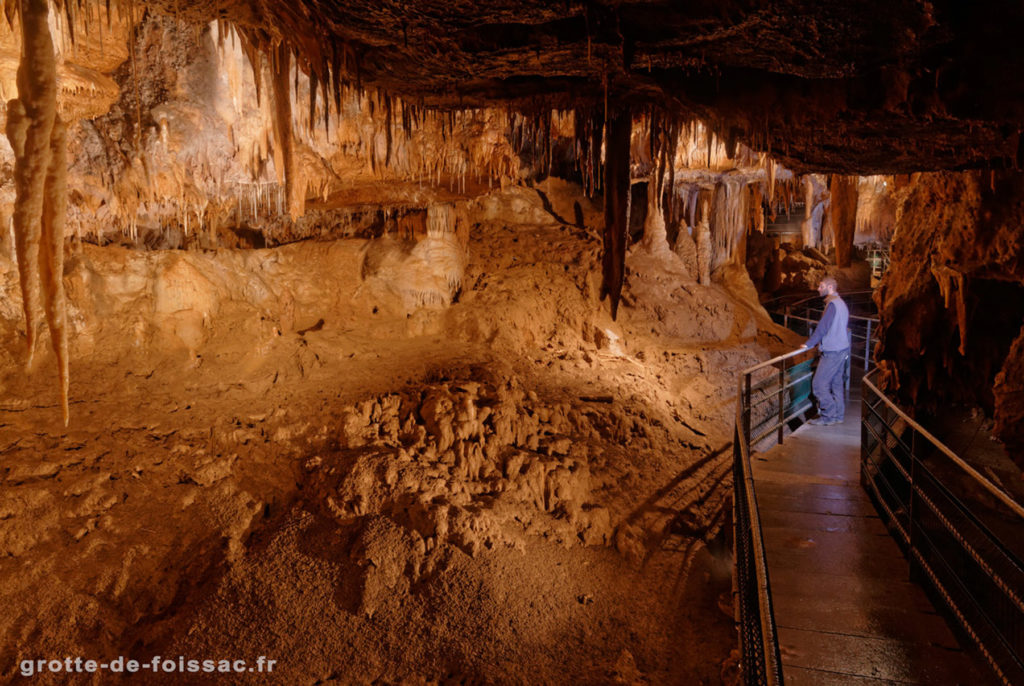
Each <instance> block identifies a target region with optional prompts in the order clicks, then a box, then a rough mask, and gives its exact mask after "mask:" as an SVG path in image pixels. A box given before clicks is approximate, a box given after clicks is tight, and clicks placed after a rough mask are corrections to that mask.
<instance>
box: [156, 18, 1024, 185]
mask: <svg viewBox="0 0 1024 686" xmlns="http://www.w3.org/2000/svg"><path fill="white" fill-rule="evenodd" d="M150 6H151V7H154V8H158V9H159V10H161V11H164V12H167V13H169V14H173V15H175V16H180V17H184V18H188V19H192V20H196V21H208V20H212V19H226V20H228V21H230V22H232V23H233V24H235V25H236V26H239V27H241V29H242V30H243V31H246V32H247V33H248V34H249V35H251V36H252V37H253V38H254V40H256V41H257V42H258V43H260V44H263V45H267V46H270V45H274V44H276V43H277V42H280V41H282V40H283V41H285V42H286V43H287V44H289V45H290V46H291V47H292V49H293V50H294V51H295V52H296V53H297V54H298V56H299V59H300V61H301V62H302V63H303V65H304V69H307V70H311V71H313V72H316V73H317V74H318V76H319V79H320V80H321V82H327V78H328V74H329V72H337V71H339V70H340V71H342V72H343V77H344V80H346V81H351V82H354V83H358V84H360V85H374V86H378V87H381V88H383V89H385V90H386V91H388V92H391V93H395V94H400V95H402V96H403V97H406V98H408V99H410V100H412V101H422V102H425V103H427V104H430V105H436V106H443V107H462V106H479V105H483V104H494V103H499V102H501V103H505V102H512V103H514V104H515V105H516V106H519V107H529V106H531V105H532V106H548V107H550V106H555V107H563V108H571V107H573V106H575V105H577V104H579V103H581V102H583V101H589V102H592V103H595V104H600V103H603V102H604V99H605V97H606V92H607V97H608V98H615V99H617V100H622V99H626V98H628V99H630V100H632V101H635V102H653V103H657V104H659V105H662V106H664V107H665V108H667V109H669V110H670V111H675V112H677V113H680V114H682V115H683V116H685V117H697V118H701V119H704V120H707V121H711V122H713V123H714V124H715V126H716V128H717V129H718V131H719V133H720V134H721V135H722V136H723V138H726V139H727V140H734V139H742V140H745V141H746V142H748V143H749V144H751V146H752V147H754V148H755V149H760V150H768V149H770V150H772V151H773V152H774V153H775V154H776V155H777V156H779V157H780V159H781V160H782V161H783V162H785V163H786V164H788V165H789V166H791V167H793V168H795V169H797V170H798V171H831V172H845V173H859V174H864V173H894V172H905V171H918V170H926V169H950V168H960V167H978V166H986V165H992V166H997V167H1001V166H1014V165H1015V164H1017V162H1018V161H1019V159H1020V158H1021V157H1022V156H1024V153H1021V152H1019V150H1018V147H1019V132H1020V129H1021V124H1020V122H1022V121H1024V85H1022V83H1021V82H1020V81H1019V79H1014V78H1009V75H1012V74H1016V73H1019V72H1020V70H1021V68H1022V67H1024V53H1022V51H1020V50H1019V49H1017V48H1016V47H1015V46H1016V45H1017V44H1018V41H1017V36H1019V35H1020V33H1021V29H1022V28H1024V7H1020V6H1014V7H1008V6H1006V5H1004V4H998V5H997V4H996V3H988V2H982V3H970V4H968V3H961V2H956V1H954V0H945V1H938V2H930V3H922V2H917V1H913V0H887V1H883V0H862V1H860V2H849V3H820V2H809V1H807V0H791V1H785V2H783V1H781V0H776V1H773V2H761V3H754V2H710V1H706V2H696V3H681V2H675V1H671V0H660V1H657V0H655V1H650V0H644V1H640V0H632V1H628V0H627V1H625V2H617V3H610V2H598V1H591V2H580V1H579V0H568V1H566V2H556V3H551V2H540V1H538V0H505V1H503V2H495V3H471V2H447V1H444V2H442V1H441V0H413V1H403V2H398V1H397V0H390V1H385V2H379V1H375V2H366V1H365V0H360V1H355V2H340V1H330V2H312V1H311V0H300V1H299V2H284V1H274V0H262V1H261V2H256V3H246V4H242V3H239V2H237V0H211V1H207V2H200V3H194V2H183V0H160V1H159V2H155V3H152V4H151V5H150Z"/></svg>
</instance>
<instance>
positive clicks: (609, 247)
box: [601, 107, 633, 319]
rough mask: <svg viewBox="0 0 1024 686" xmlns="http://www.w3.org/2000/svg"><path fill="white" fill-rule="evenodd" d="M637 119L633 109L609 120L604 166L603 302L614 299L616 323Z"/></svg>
mask: <svg viewBox="0 0 1024 686" xmlns="http://www.w3.org/2000/svg"><path fill="white" fill-rule="evenodd" d="M632 129H633V119H632V116H631V115H630V112H629V108H628V107H627V108H626V109H625V110H624V111H622V112H619V113H617V114H615V115H609V118H608V140H607V145H606V148H605V150H606V154H605V164H604V178H605V182H604V254H603V255H602V259H601V267H602V269H601V273H602V276H603V279H602V282H601V300H604V298H605V296H606V295H607V296H611V309H612V319H615V318H616V316H617V315H618V311H619V297H620V296H621V294H622V283H623V279H624V277H625V271H626V242H627V239H628V237H629V195H630V192H629V187H630V184H629V142H630V134H631V132H632Z"/></svg>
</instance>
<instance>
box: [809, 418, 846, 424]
mask: <svg viewBox="0 0 1024 686" xmlns="http://www.w3.org/2000/svg"><path fill="white" fill-rule="evenodd" d="M807 423H808V424H813V425H814V426H832V425H833V424H838V423H839V422H838V421H836V420H835V419H825V418H824V417H815V418H814V419H810V420H808V421H807Z"/></svg>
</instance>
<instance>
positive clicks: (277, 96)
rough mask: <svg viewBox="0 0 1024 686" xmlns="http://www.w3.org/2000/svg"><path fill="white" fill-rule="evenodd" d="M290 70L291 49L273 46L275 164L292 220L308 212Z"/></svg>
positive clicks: (284, 46)
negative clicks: (297, 156)
mask: <svg viewBox="0 0 1024 686" xmlns="http://www.w3.org/2000/svg"><path fill="white" fill-rule="evenodd" d="M290 73H291V51H290V50H289V48H288V46H286V45H284V44H283V43H282V44H279V45H278V46H277V47H276V48H275V49H274V55H273V64H272V80H271V83H272V86H273V91H274V115H275V116H274V132H275V133H276V141H275V145H274V164H275V166H276V167H277V169H278V172H277V177H278V182H279V183H283V184H284V187H285V195H286V196H287V198H288V214H289V215H290V216H291V218H292V219H293V220H295V219H298V218H299V217H301V216H302V215H303V214H304V212H305V204H306V198H305V190H304V189H305V183H303V182H302V181H301V180H300V179H299V169H298V164H297V162H296V159H295V148H294V145H295V142H294V139H293V137H292V102H291V94H290V92H289V91H290V88H289V76H290Z"/></svg>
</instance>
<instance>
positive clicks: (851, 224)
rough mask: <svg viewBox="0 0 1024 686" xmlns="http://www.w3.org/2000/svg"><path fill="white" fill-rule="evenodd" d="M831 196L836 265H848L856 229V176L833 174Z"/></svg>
mask: <svg viewBox="0 0 1024 686" xmlns="http://www.w3.org/2000/svg"><path fill="white" fill-rule="evenodd" d="M829 193H830V195H831V198H832V205H831V210H832V212H831V213H832V235H833V238H834V239H835V245H836V265H837V266H839V267H849V266H850V264H851V261H852V258H853V238H854V234H855V232H856V230H857V177H856V176H840V175H839V174H833V175H832V179H831V181H830V183H829Z"/></svg>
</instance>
